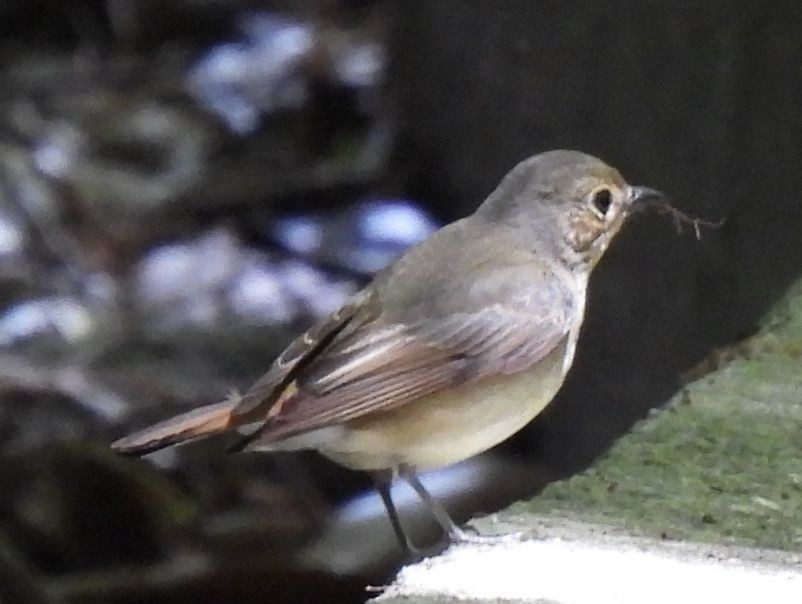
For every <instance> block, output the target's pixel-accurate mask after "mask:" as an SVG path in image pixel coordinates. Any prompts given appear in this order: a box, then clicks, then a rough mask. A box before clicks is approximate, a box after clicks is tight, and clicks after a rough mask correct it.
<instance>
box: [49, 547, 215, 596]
mask: <svg viewBox="0 0 802 604" xmlns="http://www.w3.org/2000/svg"><path fill="white" fill-rule="evenodd" d="M212 566H213V565H212V562H211V560H210V559H209V558H208V557H207V556H204V555H185V556H179V557H176V558H173V559H171V560H168V561H167V562H165V563H163V564H159V565H154V566H148V567H125V568H118V569H116V570H112V571H105V572H94V573H81V574H74V575H71V576H68V577H65V578H59V579H55V580H51V581H50V585H49V587H48V592H49V593H50V594H52V595H53V596H55V597H56V598H58V601H67V602H84V601H92V602H94V601H97V599H98V598H103V599H114V598H119V597H124V596H131V595H138V596H142V594H146V593H152V592H154V591H166V590H170V589H177V588H180V587H181V586H182V585H184V584H186V583H188V582H191V581H193V580H198V579H201V578H203V577H205V576H207V575H208V574H209V573H210V571H211V570H212Z"/></svg>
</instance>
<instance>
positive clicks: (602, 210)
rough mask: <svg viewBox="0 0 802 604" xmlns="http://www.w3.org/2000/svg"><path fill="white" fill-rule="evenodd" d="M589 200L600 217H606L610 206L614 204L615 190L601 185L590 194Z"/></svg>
mask: <svg viewBox="0 0 802 604" xmlns="http://www.w3.org/2000/svg"><path fill="white" fill-rule="evenodd" d="M588 202H589V203H590V207H591V209H592V210H593V212H594V213H595V214H596V215H597V216H598V217H599V218H602V219H604V218H605V217H606V216H607V212H608V211H609V210H610V206H612V205H613V192H612V191H610V189H608V188H607V187H599V188H598V189H596V190H595V191H593V192H592V193H591V194H590V196H589V197H588Z"/></svg>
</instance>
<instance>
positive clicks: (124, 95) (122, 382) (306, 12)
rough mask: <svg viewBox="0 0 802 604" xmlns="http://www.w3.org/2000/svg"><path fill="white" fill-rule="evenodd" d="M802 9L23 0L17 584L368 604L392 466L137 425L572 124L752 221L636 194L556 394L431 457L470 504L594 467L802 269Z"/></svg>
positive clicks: (8, 132) (6, 148)
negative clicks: (534, 409)
mask: <svg viewBox="0 0 802 604" xmlns="http://www.w3.org/2000/svg"><path fill="white" fill-rule="evenodd" d="M800 27H802V14H800V13H799V10H798V9H797V8H796V5H795V4H794V3H790V2H789V3H782V2H769V3H765V2H764V3H759V2H739V3H724V2H709V3H695V2H674V3H658V2H625V1H620V2H602V3H599V2H591V1H581V2H576V3H572V4H570V5H566V4H565V3H560V2H529V1H525V0H520V1H518V0H507V1H504V2H470V3H468V2H456V1H453V2H448V1H444V0H435V1H429V2H400V1H398V2H392V1H389V0H388V1H384V2H368V1H364V2H356V1H354V2H346V1H339V2H338V1H333V0H332V1H320V2H311V1H309V2H245V1H241V2H214V1H211V2H209V1H207V2H201V1H197V0H196V1H191V0H181V1H178V2H164V1H163V0H149V1H146V2H136V3H135V2H128V1H126V0H108V1H106V2H100V1H95V2H90V1H83V2H74V3H70V4H64V3H59V2H50V1H47V0H40V1H39V2H23V1H18V2H15V1H11V2H6V3H4V4H3V5H2V6H0V486H2V489H1V490H0V600H2V601H3V602H57V601H66V602H193V601H208V602H212V601H220V602H223V601H226V602H256V601H263V600H264V599H265V598H271V599H272V601H288V602H289V601H299V602H303V601H308V600H309V599H310V598H311V597H315V598H318V599H322V600H324V601H361V600H364V599H365V597H366V594H365V591H364V587H365V585H367V584H368V583H374V584H376V583H381V582H383V581H385V580H386V579H387V577H388V576H390V574H391V573H392V571H393V568H394V567H395V566H394V565H395V564H397V563H398V558H397V552H396V550H395V547H394V544H393V543H392V540H387V539H385V538H384V536H383V537H381V538H379V537H378V536H377V535H378V532H377V530H378V529H376V527H381V529H382V531H384V532H386V530H387V527H386V521H385V520H384V519H382V518H381V516H380V513H379V512H378V511H375V510H378V508H375V510H374V512H372V513H371V514H372V515H370V516H371V518H372V519H373V521H374V524H375V526H374V525H364V526H363V525H361V524H359V522H360V521H349V520H348V518H350V516H348V515H347V514H345V513H344V512H343V510H348V509H351V508H349V506H353V505H354V503H355V502H358V501H362V500H363V499H359V498H360V497H362V495H361V493H363V492H364V491H365V490H366V489H367V488H368V485H367V482H366V481H365V480H364V478H362V477H360V476H357V475H353V474H351V473H348V472H345V471H344V470H341V469H339V468H336V467H334V466H333V465H331V464H328V463H326V462H323V461H322V460H320V459H318V458H316V457H315V456H314V455H292V456H290V455H277V456H269V457H268V456H226V455H225V453H224V451H225V446H226V443H225V442H219V441H218V442H210V443H200V444H195V445H191V446H189V447H186V448H183V449H181V450H180V451H179V452H177V453H174V454H173V453H166V454H162V455H160V456H155V457H154V458H153V459H152V460H151V461H150V462H138V461H133V460H127V459H119V458H116V457H115V456H113V455H112V454H110V453H109V452H108V450H107V445H108V443H109V442H110V441H111V440H112V439H114V438H116V437H118V436H120V435H122V434H124V433H126V432H127V431H130V430H131V429H134V428H136V427H139V426H142V425H144V424H145V423H147V422H149V421H153V420H155V419H159V418H162V417H165V416H167V415H170V414H171V413H174V412H178V411H181V410H184V409H186V408H190V407H193V406H196V405H198V404H201V403H207V402H212V401H214V400H218V399H219V398H220V397H222V396H225V394H226V391H227V390H228V389H230V388H232V387H237V388H244V387H246V386H247V385H248V383H249V382H250V381H251V380H253V379H254V378H255V377H257V376H258V375H259V374H260V373H261V372H262V371H264V369H266V367H267V366H268V364H269V362H270V361H271V360H272V358H273V356H274V355H275V354H276V353H277V352H278V351H280V349H281V347H282V346H283V345H284V344H285V343H286V342H287V341H288V339H289V338H290V337H291V336H292V335H293V334H295V333H297V332H298V331H299V330H301V329H302V328H303V327H304V326H305V325H308V324H309V322H311V321H312V320H314V319H315V318H316V317H318V316H320V315H321V314H323V313H325V312H326V311H327V310H328V309H329V308H330V307H331V306H336V304H337V303H338V301H339V300H342V299H344V297H345V296H346V295H347V294H348V293H349V292H350V291H353V290H354V288H355V287H357V286H358V285H359V284H360V283H363V282H364V281H365V280H367V279H368V278H369V276H370V274H371V273H372V272H373V271H375V270H376V269H377V268H378V267H379V266H380V265H381V264H382V263H383V262H386V261H387V260H388V259H389V258H390V257H392V256H393V254H395V253H397V252H398V251H400V249H402V248H403V246H404V245H406V244H409V243H411V242H412V241H414V240H415V239H416V238H418V237H420V236H421V235H422V234H424V233H425V232H427V231H428V230H430V229H431V228H433V226H434V225H435V224H438V223H444V222H447V221H450V220H453V219H455V218H458V217H460V216H464V215H465V214H468V213H470V212H471V211H473V209H474V208H475V207H476V206H477V205H478V203H479V202H481V200H482V199H483V198H484V197H485V196H486V195H487V194H488V193H489V192H490V191H491V190H492V188H493V187H494V186H495V184H496V183H497V182H498V181H499V179H500V178H501V177H502V176H503V175H504V173H506V172H507V171H508V170H509V169H510V168H511V167H512V166H513V165H514V164H515V163H517V162H518V161H520V160H521V159H524V158H525V157H527V156H529V155H531V154H533V153H536V152H539V151H543V150H547V149H551V148H576V149H580V150H583V151H586V152H589V153H593V154H596V155H598V156H600V157H602V158H603V159H605V160H606V161H608V162H610V163H611V164H613V165H615V166H616V167H618V168H619V169H620V170H621V171H622V173H623V174H624V175H625V177H627V178H628V180H630V182H634V183H637V184H643V185H648V186H653V187H657V188H660V189H662V190H664V191H666V192H668V193H670V194H671V196H672V197H673V199H674V200H675V203H676V205H677V206H678V207H679V208H681V209H682V210H684V211H686V212H688V213H690V214H692V215H694V216H700V217H704V218H708V219H711V220H714V221H715V220H719V219H724V220H725V222H724V224H723V226H722V227H721V228H719V229H709V230H704V231H703V232H702V237H701V240H697V239H696V238H695V237H694V234H693V232H692V230H689V229H687V228H686V229H685V231H684V232H683V233H679V234H678V233H677V231H676V230H675V228H674V225H673V223H672V221H671V220H670V218H669V217H667V216H659V215H656V214H655V215H648V214H644V215H639V216H637V217H636V218H635V219H634V220H633V221H632V222H631V224H630V225H629V226H628V228H627V230H626V231H625V232H624V233H623V234H622V235H621V236H620V237H619V239H618V240H617V243H616V245H615V246H614V248H613V249H611V250H610V252H609V253H608V254H607V256H605V260H604V262H603V263H602V264H601V265H600V266H599V268H598V271H597V272H596V273H594V279H593V282H592V288H591V289H592V291H591V297H590V302H589V306H588V315H587V320H586V323H585V328H584V331H583V336H582V341H581V344H580V349H579V353H578V355H577V358H576V361H575V364H574V367H573V369H572V371H571V374H570V376H569V380H568V382H567V383H566V385H565V387H564V388H563V390H562V392H561V393H560V394H559V395H558V397H557V400H556V401H555V402H554V404H552V405H551V406H550V407H549V408H548V409H547V411H546V412H545V413H544V415H543V416H542V417H541V418H539V419H538V420H536V421H535V422H534V423H533V425H532V426H530V427H529V428H527V429H526V430H525V431H524V432H522V433H521V434H520V435H518V436H517V437H515V438H514V439H513V440H512V441H511V442H509V443H505V444H504V445H502V446H501V447H499V448H498V449H497V450H496V451H493V452H491V453H490V454H489V455H487V456H484V457H483V458H482V459H480V460H477V461H474V462H473V463H472V465H469V466H468V467H467V469H468V470H471V469H473V471H472V473H469V474H465V475H460V474H448V473H444V474H443V475H442V476H440V477H438V476H434V477H433V478H432V480H433V481H435V483H437V484H440V483H438V482H437V481H441V482H442V484H446V483H448V485H451V486H444V487H443V489H444V490H445V494H446V495H448V496H449V501H450V502H451V503H452V504H453V506H454V507H453V509H454V510H455V511H456V513H457V515H459V516H461V517H462V518H467V517H469V516H470V515H472V514H474V513H477V512H490V511H493V510H495V509H498V508H499V507H501V506H503V505H504V504H505V503H508V502H510V501H513V500H514V499H516V498H520V497H524V496H531V495H533V494H535V493H536V492H537V490H538V489H539V488H541V487H542V486H543V485H544V484H545V483H546V482H548V481H549V480H554V479H557V478H560V477H563V476H566V475H570V474H571V473H574V472H576V471H579V470H581V469H582V468H583V467H585V466H586V465H587V464H588V463H590V462H591V461H592V460H593V459H594V458H596V457H597V456H598V455H599V454H601V453H602V452H603V451H604V450H605V449H606V448H607V447H608V446H609V445H610V443H611V442H612V441H613V440H614V439H615V438H616V437H617V436H619V435H621V434H623V433H624V432H626V430H627V429H628V428H629V427H630V426H631V425H632V423H633V422H634V421H636V420H637V419H639V418H641V417H643V416H644V415H645V414H646V413H647V412H648V410H649V409H651V408H653V407H658V406H660V405H661V404H662V403H663V402H664V401H665V400H667V398H669V397H670V396H671V395H672V394H673V393H674V392H675V391H676V390H677V388H678V387H679V386H680V385H681V383H682V381H683V380H684V379H688V376H691V375H693V376H695V375H699V374H700V373H703V372H704V369H705V367H706V366H709V364H708V365H705V364H702V365H701V366H700V365H699V363H700V362H702V361H703V360H704V359H705V358H709V355H710V353H711V351H714V350H715V349H716V348H718V347H721V346H725V345H727V344H730V343H732V342H735V341H737V340H739V339H741V338H743V337H745V336H747V335H749V334H750V333H751V332H753V331H754V329H755V328H756V326H757V325H758V324H759V321H760V317H761V315H762V314H763V312H764V311H765V309H766V308H767V306H768V305H769V304H771V302H773V301H774V300H775V299H776V298H777V297H778V296H779V295H780V294H781V293H782V291H783V290H784V289H785V287H786V286H787V285H788V284H789V283H790V282H791V280H792V279H794V277H795V276H796V275H797V274H798V273H799V272H800V269H802V252H800V245H799V243H800V235H799V233H800V232H802V230H801V229H802V212H800V210H799V207H798V204H799V202H800V196H799V193H798V191H799V190H800V188H801V187H802V172H801V171H800V166H802V146H800V142H802V116H800V113H799V100H800V98H802V70H800V69H799V65H800V63H802V38H800V37H799V35H798V32H799V31H800ZM215 57H216V59H217V60H218V61H222V59H225V61H222V62H221V63H217V64H213V63H212V60H213V59H214V58H215ZM221 57H222V59H221ZM214 65H217V68H216V69H217V70H216V71H215V69H213V66H214ZM220 65H223V67H225V69H223V68H222V67H220ZM399 208H401V214H400V216H402V218H399V214H398V211H399ZM394 212H396V213H394ZM380 219H381V220H380ZM402 219H403V221H404V222H403V225H410V224H411V225H412V226H413V227H414V228H412V230H411V231H409V229H406V228H401V223H400V222H398V221H399V220H402ZM371 220H373V221H374V222H371ZM376 221H378V222H379V223H381V224H384V225H385V226H383V227H382V228H381V229H378V231H377V230H376V229H375V228H374V229H372V230H371V228H369V227H367V226H365V225H370V224H375V222H376ZM382 221H383V222H382ZM299 225H301V227H299ZM388 225H389V226H388ZM416 229H417V230H416ZM299 232H300V233H301V234H302V235H303V233H306V238H304V237H303V236H302V237H301V238H300V240H299V239H298V238H297V235H298V233H299ZM310 232H311V233H313V236H312V237H311V239H310V237H309V233H310ZM400 232H402V234H401V235H399V233H400ZM293 233H294V234H295V236H296V237H295V239H293ZM403 233H406V234H403ZM298 241H300V242H301V243H298ZM744 429H745V430H748V427H746V426H745V427H744ZM454 476H456V477H457V480H456V481H454V480H453V477H454ZM459 476H463V479H461V480H460V479H459ZM464 476H469V479H465V478H464ZM449 477H451V478H449ZM449 480H451V482H449ZM455 482H456V486H454V483H455ZM371 501H373V500H371ZM373 503H375V501H373ZM402 507H404V508H405V513H409V514H414V513H415V509H416V506H402ZM371 509H373V508H371ZM332 526H335V527H337V526H339V527H341V529H342V530H341V532H340V533H336V531H334V532H332V530H331V527H332ZM349 531H350V532H349ZM338 534H339V535H340V536H339V537H338V536H337V535H338ZM421 534H426V535H429V534H430V533H426V530H425V529H422V533H421ZM332 535H333V536H332ZM382 535H384V533H382ZM321 544H322V545H321Z"/></svg>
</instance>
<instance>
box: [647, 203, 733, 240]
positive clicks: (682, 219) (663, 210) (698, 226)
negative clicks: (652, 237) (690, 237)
mask: <svg viewBox="0 0 802 604" xmlns="http://www.w3.org/2000/svg"><path fill="white" fill-rule="evenodd" d="M640 207H641V208H644V209H645V208H655V209H656V210H657V213H658V214H669V215H671V218H673V220H674V227H675V228H676V229H677V233H678V234H680V233H682V225H683V224H691V225H693V232H694V234H695V235H696V239H697V240H698V241H699V240H701V239H702V227H704V228H708V229H719V228H721V227H722V225H723V224H724V222H725V220H726V219H725V218H722V219H720V220H717V221H713V220H705V219H702V218H696V217H693V216H689V215H688V214H686V213H685V212H682V211H681V210H678V209H677V208H675V207H674V206H673V205H672V204H671V203H670V202H668V201H664V200H657V201H651V202H650V203H649V205H646V206H640Z"/></svg>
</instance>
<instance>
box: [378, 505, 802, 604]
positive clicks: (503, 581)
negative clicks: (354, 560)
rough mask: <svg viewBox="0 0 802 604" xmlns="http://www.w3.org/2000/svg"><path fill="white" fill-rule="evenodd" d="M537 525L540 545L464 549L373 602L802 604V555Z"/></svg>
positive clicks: (424, 565)
mask: <svg viewBox="0 0 802 604" xmlns="http://www.w3.org/2000/svg"><path fill="white" fill-rule="evenodd" d="M532 526H536V527H537V529H536V530H537V533H538V538H536V539H514V538H508V539H504V540H502V541H501V542H500V543H497V544H493V545H474V544H467V545H459V546H455V547H452V548H450V549H449V550H447V551H446V552H445V553H444V554H443V555H441V556H439V557H437V558H432V559H428V560H424V561H423V562H421V563H419V564H415V565H412V566H409V567H407V568H405V569H404V570H403V571H402V572H401V574H400V575H399V576H398V579H397V581H396V583H395V584H394V585H393V586H391V587H390V588H389V589H388V590H387V591H386V592H385V593H384V594H383V595H382V596H380V597H379V598H378V599H377V600H376V601H378V602H384V603H389V602H394V603H399V602H407V603H409V602H464V601H472V602H499V601H502V602H503V601H512V602H553V603H569V602H570V603H572V604H606V603H610V604H612V603H616V604H630V603H631V604H642V603H643V602H649V603H651V604H662V603H665V604H676V603H692V602H727V603H728V604H738V603H741V602H743V603H744V604H746V603H750V604H752V603H754V602H772V604H786V603H787V604H792V603H793V604H798V603H799V602H800V598H801V597H802V566H800V562H802V556H800V555H796V554H795V555H789V554H788V553H786V552H781V551H773V550H757V549H739V548H727V547H714V546H701V545H694V544H680V543H668V542H659V541H655V540H649V539H638V538H633V537H628V536H626V535H624V534H620V533H617V531H616V530H615V529H608V528H605V527H599V526H592V525H582V524H574V523H563V524H554V523H552V522H550V521H549V520H547V519H543V520H539V519H535V518H525V517H521V525H520V527H519V528H521V527H532ZM498 528H503V529H505V530H507V529H510V528H512V526H511V525H510V524H509V523H505V526H503V527H498Z"/></svg>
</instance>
